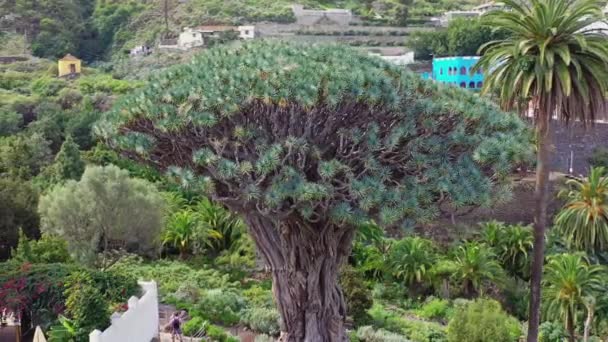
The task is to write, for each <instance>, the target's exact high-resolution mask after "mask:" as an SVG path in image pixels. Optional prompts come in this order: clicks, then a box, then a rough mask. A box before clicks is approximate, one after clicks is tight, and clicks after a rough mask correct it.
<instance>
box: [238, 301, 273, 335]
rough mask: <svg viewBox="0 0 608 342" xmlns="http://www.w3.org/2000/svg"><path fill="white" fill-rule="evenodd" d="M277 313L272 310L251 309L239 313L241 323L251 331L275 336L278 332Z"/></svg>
mask: <svg viewBox="0 0 608 342" xmlns="http://www.w3.org/2000/svg"><path fill="white" fill-rule="evenodd" d="M280 319H281V317H280V316H279V312H278V311H277V310H276V309H274V308H271V309H269V308H257V307H253V308H250V309H247V310H243V311H242V312H241V323H243V324H245V325H246V326H248V327H249V328H251V329H252V330H254V331H256V332H260V333H264V334H268V335H277V334H278V333H279V331H280V326H279V320H280Z"/></svg>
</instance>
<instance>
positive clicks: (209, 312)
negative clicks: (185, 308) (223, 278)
mask: <svg viewBox="0 0 608 342" xmlns="http://www.w3.org/2000/svg"><path fill="white" fill-rule="evenodd" d="M244 307H245V300H244V299H243V297H241V296H239V295H238V294H237V293H236V292H235V291H232V290H228V289H212V290H209V291H206V293H205V294H204V295H203V298H202V299H201V301H200V303H199V308H200V310H201V312H203V313H204V315H205V317H206V318H208V319H209V320H210V321H212V322H214V323H219V324H224V325H233V324H236V323H238V322H239V313H240V311H241V310H242V309H243V308H244Z"/></svg>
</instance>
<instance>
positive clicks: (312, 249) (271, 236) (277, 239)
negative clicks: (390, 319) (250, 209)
mask: <svg viewBox="0 0 608 342" xmlns="http://www.w3.org/2000/svg"><path fill="white" fill-rule="evenodd" d="M246 221H247V223H248V225H249V229H250V232H251V235H252V237H253V240H254V241H255V243H256V246H257V248H258V249H259V251H260V253H261V254H262V257H263V258H264V261H265V262H266V265H267V266H268V267H269V268H270V271H271V272H272V281H273V282H272V285H273V286H272V287H273V294H274V298H275V301H276V304H277V308H278V310H279V313H280V314H281V321H282V322H281V337H280V339H279V341H281V342H302V341H306V342H309V341H310V342H334V341H335V342H344V341H347V337H346V333H345V328H344V322H345V320H346V304H345V301H344V296H343V295H342V291H341V289H340V287H339V285H338V271H339V267H340V265H341V264H342V263H343V262H344V261H345V260H346V259H347V258H348V255H349V254H350V249H351V243H352V239H353V234H354V230H353V229H352V228H341V227H337V226H335V225H332V224H330V223H327V222H324V223H319V224H316V225H315V226H314V227H313V226H310V225H308V224H307V223H305V222H303V221H301V220H298V219H294V220H292V219H287V220H285V221H281V222H276V221H274V220H270V219H269V218H267V217H264V216H261V215H248V216H247V217H246Z"/></svg>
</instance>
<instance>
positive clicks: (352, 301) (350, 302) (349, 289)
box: [340, 266, 373, 326]
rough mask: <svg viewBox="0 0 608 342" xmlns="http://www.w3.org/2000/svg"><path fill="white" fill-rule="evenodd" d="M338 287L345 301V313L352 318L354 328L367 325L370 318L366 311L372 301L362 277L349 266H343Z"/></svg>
mask: <svg viewBox="0 0 608 342" xmlns="http://www.w3.org/2000/svg"><path fill="white" fill-rule="evenodd" d="M340 285H341V286H342V291H343V292H344V297H345V299H346V308H347V313H348V315H349V316H351V317H352V318H353V320H354V323H355V326H360V325H365V324H369V321H370V319H371V317H370V316H369V314H368V313H367V310H368V309H369V308H371V307H372V304H373V300H372V294H371V291H370V290H369V289H368V288H367V286H366V285H365V283H364V281H363V275H362V274H360V273H359V272H357V270H355V269H354V268H352V267H351V266H344V267H342V270H341V273H340Z"/></svg>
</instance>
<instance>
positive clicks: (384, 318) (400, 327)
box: [369, 304, 446, 342]
mask: <svg viewBox="0 0 608 342" xmlns="http://www.w3.org/2000/svg"><path fill="white" fill-rule="evenodd" d="M369 313H370V315H371V316H372V318H373V322H374V324H373V325H374V327H378V328H383V329H385V330H388V331H391V332H394V333H398V334H402V335H404V336H406V337H407V338H408V339H410V340H412V341H414V342H442V341H446V334H445V330H444V328H443V327H442V326H441V325H439V324H437V323H434V322H423V321H418V320H408V319H406V318H405V317H404V313H402V314H399V313H396V312H392V311H388V310H386V309H385V308H384V307H383V306H382V305H379V304H374V306H372V308H371V309H370V310H369Z"/></svg>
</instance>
